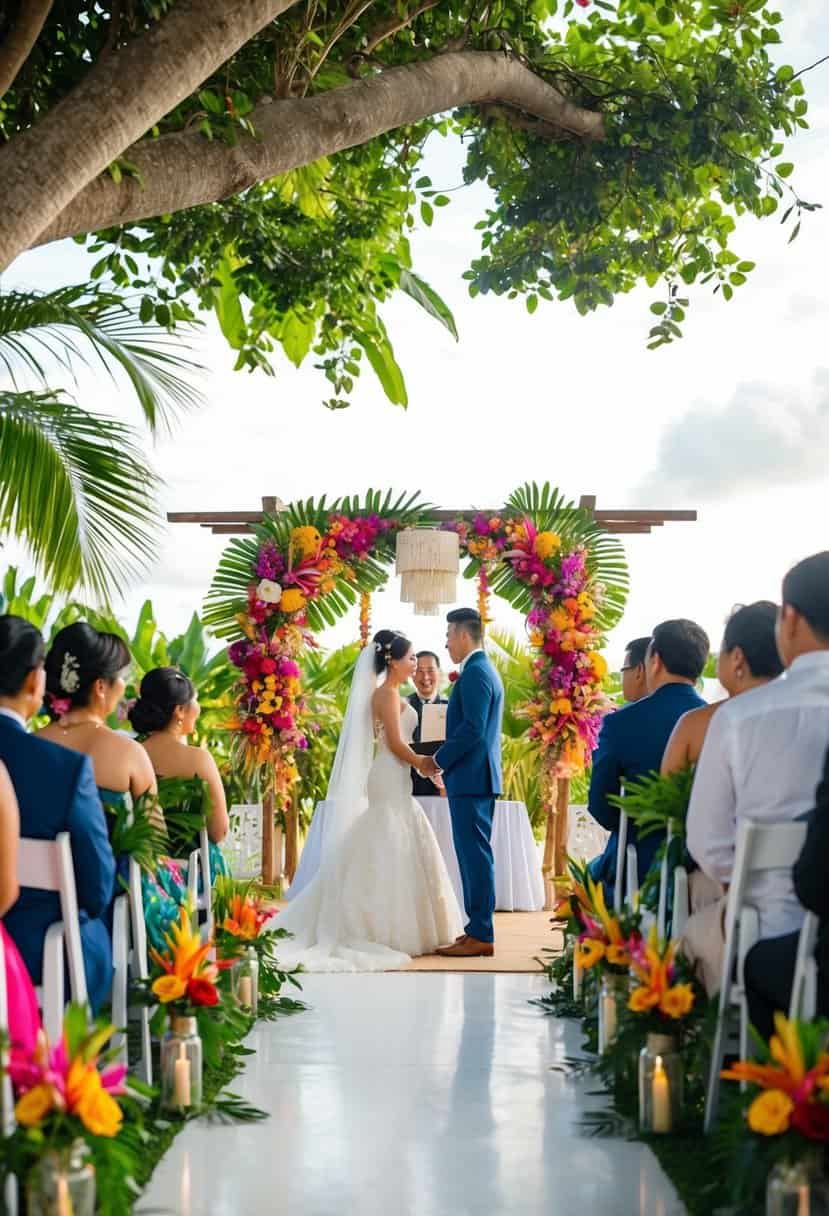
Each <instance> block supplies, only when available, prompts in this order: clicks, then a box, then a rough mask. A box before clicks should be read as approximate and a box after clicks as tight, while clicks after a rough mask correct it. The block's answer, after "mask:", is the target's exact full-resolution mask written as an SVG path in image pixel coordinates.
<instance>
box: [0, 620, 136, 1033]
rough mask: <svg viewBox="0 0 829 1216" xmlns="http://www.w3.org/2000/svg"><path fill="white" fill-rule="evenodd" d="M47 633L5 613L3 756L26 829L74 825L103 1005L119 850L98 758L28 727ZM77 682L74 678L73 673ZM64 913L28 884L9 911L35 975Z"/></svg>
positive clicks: (94, 998) (39, 690)
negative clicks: (99, 783)
mask: <svg viewBox="0 0 829 1216" xmlns="http://www.w3.org/2000/svg"><path fill="white" fill-rule="evenodd" d="M43 660H44V646H43V639H42V637H41V635H40V633H39V632H38V630H37V629H35V627H34V626H33V625H31V624H30V623H29V622H28V621H24V620H23V619H22V618H21V617H16V616H0V760H2V761H3V762H4V763H5V765H6V768H7V769H8V771H9V775H10V777H11V779H12V784H13V785H14V789H15V794H16V795H17V801H18V805H19V807H20V835H21V836H22V837H24V838H25V837H30V838H33V839H36V840H54V839H55V837H56V836H57V835H58V833H59V832H69V835H70V838H71V843H72V857H73V861H74V868H75V883H76V886H77V895H78V908H79V912H80V932H81V944H82V947H83V956H84V968H85V971H86V983H87V988H88V991H89V999H90V1002H91V1004H92V1007H93V1009H95V1010H97V1009H98V1008H99V1007H100V1006H101V1004H102V1003H103V1001H104V1000H105V999H106V997H107V994H108V993H109V989H110V986H111V982H112V944H111V941H110V937H109V933H108V931H107V928H106V924H105V922H104V919H103V917H104V915H105V913H106V910H107V908H108V906H109V904H110V901H111V899H112V892H113V884H114V880H115V858H114V857H113V854H112V849H111V847H110V843H109V837H108V835H107V829H106V823H105V821H104V812H103V808H102V806H101V800H100V798H99V797H98V791H97V789H96V787H95V777H94V774H93V770H92V765H91V764H90V762H89V760H88V759H87V757H86V756H82V755H79V754H78V753H76V752H73V751H70V750H69V749H67V748H64V747H58V746H57V745H56V744H54V743H51V742H49V741H47V740H46V739H43V738H40V737H38V736H35V735H31V734H29V733H28V731H27V729H26V724H27V722H28V720H29V719H30V718H31V717H32V716H33V715H34V714H35V713H37V712H38V711H39V710H40V708H41V704H42V702H43V693H44V686H45V677H44V670H43ZM70 682H71V681H70ZM60 919H61V910H60V900H59V898H58V895H57V893H54V892H50V891H36V890H33V889H32V888H29V887H23V888H21V891H20V896H19V898H18V900H17V902H16V903H15V904H14V906H13V907H12V908H11V909H10V910H9V912H8V913H7V914H6V917H5V925H6V929H7V930H8V932H9V933H10V935H11V936H12V938H13V939H14V941H15V943H16V944H17V948H18V950H19V951H20V953H21V955H22V957H23V961H24V962H25V964H26V967H27V969H28V971H29V974H30V975H31V976H32V978H33V980H34V981H35V983H40V982H41V978H42V968H43V945H44V940H45V937H46V931H47V929H48V928H49V926H50V925H51V924H53V923H54V922H55V921H59V920H60Z"/></svg>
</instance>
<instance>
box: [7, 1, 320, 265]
mask: <svg viewBox="0 0 829 1216" xmlns="http://www.w3.org/2000/svg"><path fill="white" fill-rule="evenodd" d="M296 2H297V0H178V2H177V3H176V4H174V5H173V7H172V9H171V10H170V12H169V14H168V15H167V16H166V17H164V18H163V20H161V21H160V22H159V23H158V24H157V25H155V26H153V27H152V29H150V30H149V32H148V33H147V34H145V35H144V36H143V37H141V38H137V39H136V40H135V41H134V42H132V43H130V44H129V45H128V46H126V47H124V48H123V49H122V50H119V51H118V52H117V53H116V54H113V55H108V56H106V57H105V58H103V59H101V60H100V61H99V62H98V63H97V64H95V65H94V66H93V67H92V68H91V69H90V71H89V75H88V76H87V77H86V78H85V79H84V80H83V81H82V82H81V83H80V84H79V85H78V86H77V87H76V88H75V89H73V90H72V92H71V93H70V94H69V95H68V96H67V97H65V98H64V100H63V101H61V102H60V103H59V104H58V105H56V106H55V108H54V109H53V110H50V111H49V113H48V114H47V115H46V116H45V117H44V118H43V119H42V120H41V121H40V122H38V123H36V124H35V125H34V126H33V127H31V128H30V129H29V130H28V131H25V132H24V133H23V134H22V135H18V136H16V137H15V139H13V140H11V141H10V142H9V143H8V144H7V145H6V146H5V148H3V149H2V151H0V181H2V183H3V226H2V230H0V270H2V269H5V267H6V266H8V265H9V263H10V262H11V261H12V260H13V259H14V258H15V257H16V256H17V255H18V254H19V253H22V252H23V250H24V249H28V248H29V247H30V246H31V245H33V244H34V243H35V242H36V241H37V239H38V237H39V236H40V234H41V233H42V232H43V230H44V229H45V228H47V227H48V225H49V224H51V223H52V222H53V221H54V219H55V218H56V216H58V215H60V213H61V211H62V210H63V209H64V207H66V206H67V205H68V204H69V203H70V202H71V200H72V199H73V198H74V197H75V196H76V195H77V194H78V192H79V191H80V190H82V189H83V188H84V186H86V185H87V183H88V182H91V181H92V180H93V179H94V178H95V177H97V175H98V174H99V173H102V172H103V171H104V170H105V169H106V168H107V166H108V165H110V164H112V162H113V161H114V160H117V158H118V157H119V156H121V155H122V154H123V153H124V152H125V150H126V149H127V148H128V147H130V145H131V144H133V143H135V141H136V140H138V139H140V138H141V137H142V136H143V135H145V134H146V133H147V132H148V131H149V130H150V129H151V128H152V127H153V126H154V124H155V123H157V122H159V121H160V120H161V119H162V118H163V117H164V115H165V114H169V112H170V111H171V110H172V109H174V108H175V106H177V105H178V104H179V103H180V102H181V101H183V100H184V99H185V98H186V97H189V96H190V94H191V93H193V92H195V90H196V89H197V88H198V87H199V85H200V84H202V83H203V82H204V80H205V79H206V78H207V77H208V76H210V75H211V74H212V73H213V72H215V71H216V69H217V68H219V67H221V65H222V64H223V63H224V62H225V61H226V60H228V59H229V58H230V57H231V56H232V55H233V54H235V52H236V51H237V50H239V48H240V47H242V46H244V45H245V43H246V42H249V41H250V39H251V38H253V37H254V36H255V35H256V34H258V33H259V31H260V30H262V29H263V28H264V27H265V26H266V25H267V24H268V23H269V22H270V21H272V20H273V19H274V18H275V17H277V16H279V14H280V13H282V12H284V11H285V10H286V9H288V8H290V7H291V6H292V5H293V4H295V3H296Z"/></svg>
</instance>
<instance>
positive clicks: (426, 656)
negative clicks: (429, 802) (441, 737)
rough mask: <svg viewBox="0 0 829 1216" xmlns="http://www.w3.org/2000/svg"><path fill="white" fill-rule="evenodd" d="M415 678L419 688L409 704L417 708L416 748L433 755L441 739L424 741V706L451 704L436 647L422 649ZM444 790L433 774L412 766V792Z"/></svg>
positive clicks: (422, 795) (420, 795) (421, 794)
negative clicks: (444, 693) (423, 774)
mask: <svg viewBox="0 0 829 1216" xmlns="http://www.w3.org/2000/svg"><path fill="white" fill-rule="evenodd" d="M413 679H414V686H415V688H416V689H417V692H413V693H412V695H411V696H410V697H409V704H410V705H411V706H413V707H414V709H415V710H416V711H417V728H416V730H415V732H414V734H413V735H412V750H413V751H416V752H417V754H418V755H419V756H433V755H434V754H435V752H436V751H437V750H438V748H439V747H440V741H438V742H431V743H421V742H420V727H421V723H422V721H423V706H424V705H446V704H448V702H447V700H446V697H442V696H441V695H440V659H439V658H438V656H437V655H436V654H435V653H434V652H433V651H431V650H419V651H418V653H417V668H416V669H415V673H414V677H413ZM438 781H439V779H438ZM441 784H442V783H441ZM440 792H441V789H440V785H439V784H438V782H435V781H432V780H431V779H430V778H429V777H421V775H420V773H419V772H418V771H417V769H415V768H413V769H412V793H413V794H414V796H415V798H430V797H431V798H434V796H435V794H438V793H440Z"/></svg>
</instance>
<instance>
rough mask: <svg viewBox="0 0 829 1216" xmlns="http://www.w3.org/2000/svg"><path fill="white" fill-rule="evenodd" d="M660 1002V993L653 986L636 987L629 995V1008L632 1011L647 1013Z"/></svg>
mask: <svg viewBox="0 0 829 1216" xmlns="http://www.w3.org/2000/svg"><path fill="white" fill-rule="evenodd" d="M658 1004H659V993H658V992H654V991H653V989H652V988H634V990H633V992H631V994H630V996H629V997H628V1009H630V1010H631V1012H632V1013H647V1012H648V1010H649V1009H653V1007H654V1006H655V1005H658Z"/></svg>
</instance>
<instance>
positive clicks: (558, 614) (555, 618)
mask: <svg viewBox="0 0 829 1216" xmlns="http://www.w3.org/2000/svg"><path fill="white" fill-rule="evenodd" d="M550 624H551V625H552V627H553V629H557V630H558V631H559V633H563V632H564V630H565V629H569V628H570V624H571V618H570V613H569V612H568V611H567V609H566V608H554V609H553V611H552V612H551V613H550Z"/></svg>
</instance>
